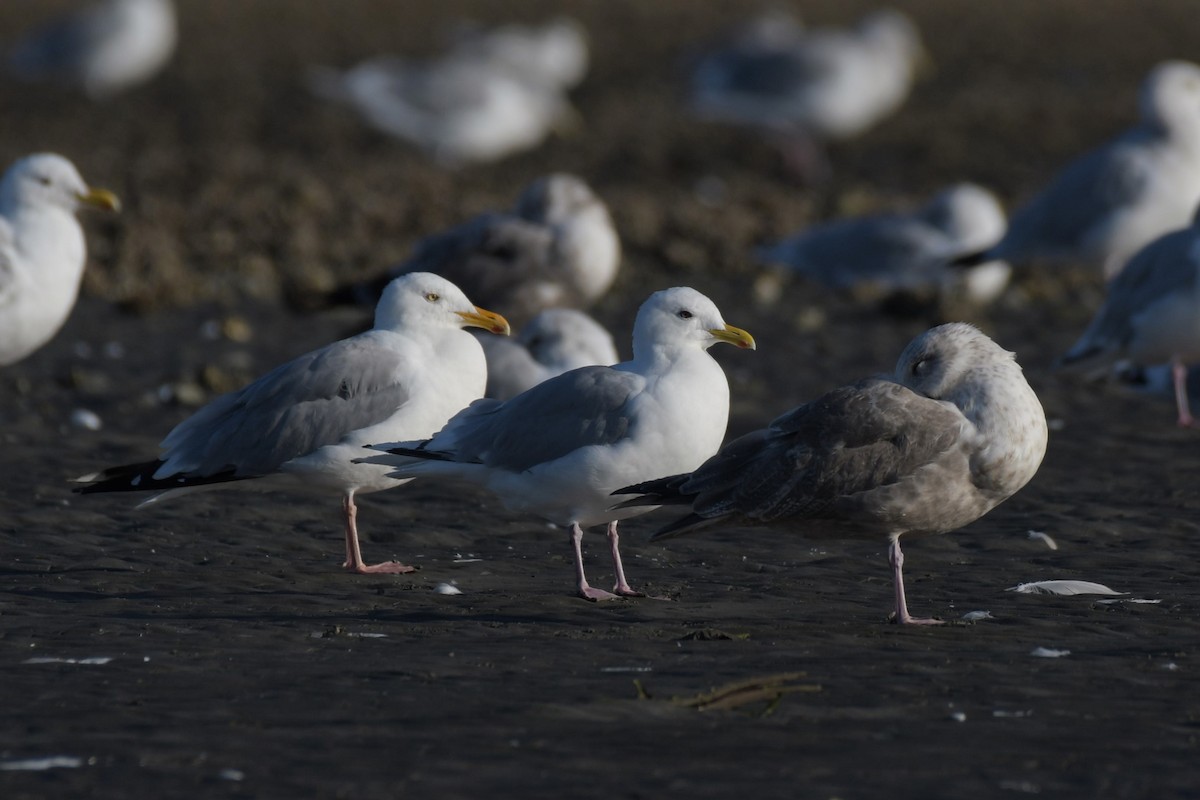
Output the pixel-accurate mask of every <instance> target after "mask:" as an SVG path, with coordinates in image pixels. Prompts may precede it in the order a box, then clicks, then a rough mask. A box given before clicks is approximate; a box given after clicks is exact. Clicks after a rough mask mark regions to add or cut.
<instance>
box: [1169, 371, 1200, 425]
mask: <svg viewBox="0 0 1200 800" xmlns="http://www.w3.org/2000/svg"><path fill="white" fill-rule="evenodd" d="M1171 375H1172V376H1174V378H1175V406H1176V408H1178V409H1179V427H1181V428H1193V427H1195V425H1196V419H1195V418H1194V417H1193V416H1192V408H1191V405H1190V404H1189V403H1188V393H1187V376H1188V368H1187V365H1186V364H1184V363H1183V362H1182V361H1179V360H1178V359H1176V360H1174V361H1172V362H1171Z"/></svg>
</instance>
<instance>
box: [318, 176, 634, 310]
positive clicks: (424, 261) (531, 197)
mask: <svg viewBox="0 0 1200 800" xmlns="http://www.w3.org/2000/svg"><path fill="white" fill-rule="evenodd" d="M620 263H621V242H620V239H618V238H617V232H616V228H614V227H613V222H612V217H611V216H610V215H609V213H608V206H606V205H605V204H604V201H603V200H601V199H600V198H599V197H597V196H596V194H595V193H594V192H593V191H592V190H591V188H590V187H589V186H588V185H587V183H586V182H584V181H583V180H582V179H581V178H578V177H576V176H574V175H569V174H566V173H552V174H550V175H546V176H544V177H542V178H539V179H537V180H535V181H534V182H533V183H531V184H529V185H528V186H527V187H525V189H524V190H523V191H522V192H521V194H520V196H519V197H518V198H517V203H516V208H514V209H513V210H512V211H509V212H493V213H489V214H482V215H480V216H478V217H475V218H474V219H471V220H468V221H467V222H465V223H463V224H462V225H459V226H457V227H454V228H451V229H450V230H447V231H443V232H441V233H436V234H433V235H432V236H429V237H426V238H425V239H422V240H421V241H419V242H417V244H416V246H415V247H414V248H413V254H412V256H410V257H409V258H408V260H407V261H405V262H403V263H401V264H399V265H398V266H396V267H395V268H393V269H392V270H391V271H390V272H389V273H388V275H387V277H386V278H385V279H384V280H390V279H391V278H393V277H395V276H396V275H402V274H404V273H406V272H434V273H437V274H438V275H442V276H445V277H446V278H447V279H449V280H451V281H453V282H454V283H455V284H457V285H458V286H460V287H462V289H463V291H464V292H466V293H467V294H468V295H469V296H471V297H473V298H476V299H477V300H478V301H479V302H481V303H483V304H484V305H487V306H490V307H492V308H503V309H504V312H505V314H506V315H507V316H508V318H509V320H510V321H511V322H512V323H513V324H514V325H518V326H524V325H525V324H526V323H527V322H528V321H529V320H530V319H532V318H533V316H534V315H535V314H537V313H538V312H539V311H542V310H544V309H547V308H559V307H566V308H585V307H587V306H589V305H591V304H592V303H594V302H595V301H596V300H597V299H599V298H600V297H601V296H602V295H603V294H604V293H605V292H607V291H608V289H609V287H610V286H612V283H613V281H614V280H615V279H616V277H617V268H618V267H619V266H620ZM345 294H349V295H351V296H357V295H368V296H371V295H376V294H377V290H376V289H375V288H374V286H373V285H368V286H366V287H361V288H351V289H350V290H348V291H347V290H345V289H342V290H338V292H336V293H335V296H340V295H345Z"/></svg>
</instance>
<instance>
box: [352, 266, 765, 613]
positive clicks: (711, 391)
mask: <svg viewBox="0 0 1200 800" xmlns="http://www.w3.org/2000/svg"><path fill="white" fill-rule="evenodd" d="M717 342H728V343H730V344H734V345H736V346H738V347H740V348H744V349H753V348H754V339H753V337H751V336H750V334H748V333H747V332H746V331H743V330H740V329H738V328H734V327H732V326H730V325H726V324H725V321H724V320H723V319H722V318H721V312H720V311H718V310H717V307H716V305H715V304H714V303H713V302H712V301H711V300H709V299H708V298H707V297H705V296H704V295H702V294H700V293H699V292H697V291H696V290H695V289H689V288H674V289H666V290H663V291H660V292H655V293H654V294H652V295H651V296H650V298H649V299H648V300H647V301H646V302H645V303H643V304H642V307H641V308H640V309H639V310H638V314H637V319H636V321H635V322H634V327H633V360H632V361H626V362H623V363H620V364H617V365H616V366H612V367H604V366H592V367H582V368H580V369H576V370H572V371H570V372H566V373H563V374H562V375H559V376H557V377H555V378H551V379H549V380H547V381H545V382H543V383H540V384H538V385H537V386H534V387H533V388H532V389H530V390H529V391H527V392H524V393H523V394H519V395H517V396H516V397H514V398H512V399H511V400H507V401H503V402H502V401H497V400H481V401H478V402H476V403H473V404H472V405H471V406H470V407H468V408H467V409H466V410H464V411H463V412H461V413H460V414H458V415H457V416H455V417H454V418H453V419H452V420H450V422H449V423H448V424H447V425H446V427H445V428H443V429H442V430H441V431H440V432H438V433H437V434H436V435H435V436H434V437H433V438H431V439H429V440H428V441H425V442H421V443H419V444H418V443H412V444H411V445H410V444H407V443H406V444H405V445H402V446H399V447H397V446H394V445H389V444H379V445H376V446H375V448H374V449H378V450H386V451H388V452H387V453H386V454H381V455H375V456H367V457H365V458H364V460H365V461H366V462H368V463H372V464H391V465H393V466H394V467H395V468H396V471H395V472H394V473H393V475H394V476H395V477H397V478H408V477H414V476H427V475H428V476H442V477H449V478H455V479H458V480H463V481H466V482H469V483H473V484H476V485H478V486H482V487H484V488H486V489H488V490H489V491H491V492H492V493H494V494H495V495H496V496H497V497H499V498H500V499H501V501H503V503H504V505H505V506H506V507H508V508H510V509H513V510H516V511H528V512H530V513H532V514H537V515H539V516H541V517H543V518H545V519H547V520H549V521H550V522H553V523H555V524H558V525H563V526H567V527H569V528H570V529H571V541H572V546H573V550H574V558H575V574H576V580H577V585H578V590H579V594H580V596H582V597H584V598H586V599H588V600H607V599H610V598H612V597H614V595H613V594H611V593H609V592H606V591H603V590H601V589H596V588H593V587H592V586H590V585H589V584H588V581H587V578H586V577H585V575H584V570H583V553H582V550H581V540H582V538H583V529H584V528H586V527H588V526H591V525H598V524H602V523H607V524H608V541H609V547H610V553H611V556H612V562H613V571H614V573H615V575H616V586H615V588H614V590H613V591H614V592H616V594H618V595H625V596H641V593H640V592H637V591H636V590H634V589H633V588H632V587H631V586H630V585H629V583H628V582H627V581H626V579H625V572H624V569H623V567H622V565H621V553H620V549H619V539H618V535H617V522H618V520H621V519H625V518H627V517H631V516H634V515H637V514H642V513H645V512H646V511H648V510H649V509H648V508H625V509H621V510H613V509H612V508H611V506H612V498H611V496H610V495H611V494H612V492H613V491H615V490H616V489H619V488H620V487H622V486H627V485H629V484H630V483H636V482H638V481H643V480H648V479H649V478H650V476H654V475H662V474H666V473H670V474H674V473H676V472H682V471H686V470H690V469H694V468H696V467H697V466H699V465H700V464H701V463H702V462H703V461H704V459H706V458H708V457H709V456H711V455H712V454H713V453H715V452H716V451H717V448H718V447H720V445H721V440H722V438H723V437H724V436H725V426H726V424H727V423H728V419H729V384H728V382H727V381H726V379H725V373H724V371H723V370H722V369H721V367H720V365H718V364H717V362H716V361H714V360H713V359H712V357H711V356H709V355H708V353H707V352H706V351H707V350H708V348H709V347H711V346H712V345H714V344H716V343H717ZM377 441H380V442H382V441H384V440H383V439H379V440H377Z"/></svg>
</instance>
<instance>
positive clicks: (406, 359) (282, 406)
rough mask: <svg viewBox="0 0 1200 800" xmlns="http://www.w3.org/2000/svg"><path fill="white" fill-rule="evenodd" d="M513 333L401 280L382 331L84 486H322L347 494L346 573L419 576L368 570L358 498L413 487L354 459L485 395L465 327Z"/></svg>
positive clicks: (325, 353) (389, 567) (167, 492)
mask: <svg viewBox="0 0 1200 800" xmlns="http://www.w3.org/2000/svg"><path fill="white" fill-rule="evenodd" d="M467 326H475V327H481V328H484V329H486V330H489V331H492V332H493V333H502V334H507V333H508V323H507V322H506V321H505V319H504V318H503V317H501V316H500V315H499V314H494V313H492V312H490V311H485V310H484V309H482V308H478V307H476V306H474V305H472V304H471V302H470V301H469V300H467V297H466V295H464V294H463V293H462V292H461V291H460V290H459V289H458V287H456V286H455V285H454V284H452V283H450V282H449V281H447V280H446V279H444V278H441V277H439V276H437V275H429V274H424V273H414V274H412V275H406V276H404V277H402V278H397V279H396V280H395V281H393V282H392V283H391V284H390V285H389V286H388V287H387V289H386V290H385V291H384V293H383V297H382V298H381V299H380V301H379V305H378V307H377V308H376V310H375V327H374V328H372V329H371V330H369V331H366V332H364V333H360V334H358V335H357V336H352V337H350V338H349V339H343V340H341V341H339V342H335V343H333V344H331V345H327V346H325V347H322V348H321V349H319V350H314V351H313V352H311V353H308V354H307V355H303V356H300V357H299V358H296V359H294V360H292V361H289V362H287V363H286V364H284V365H282V366H280V367H277V368H275V369H274V370H272V371H270V372H268V373H267V374H266V375H263V376H262V377H261V378H259V379H258V380H256V381H254V382H253V383H251V384H250V385H248V386H246V387H245V388H243V389H239V390H238V391H236V392H232V393H230V394H226V395H223V396H221V397H218V398H217V399H216V400H214V401H213V402H211V403H209V404H208V405H207V406H205V407H204V408H202V409H200V410H199V411H197V412H196V413H195V414H193V415H192V416H191V417H189V418H188V419H186V420H184V421H183V422H182V423H180V424H179V425H178V426H176V427H175V429H174V430H172V431H171V432H170V433H169V434H167V437H166V438H165V439H163V441H162V445H161V448H162V453H161V454H160V455H159V457H158V458H156V459H154V460H152V461H145V462H141V463H137V464H128V465H125V466H119V467H113V468H110V469H106V470H104V471H102V472H99V473H95V474H92V475H86V476H84V477H82V478H79V479H78V480H79V481H81V482H84V483H88V484H89V485H87V486H84V487H82V488H79V489H76V491H78V492H81V493H84V494H89V493H92V492H128V491H146V490H158V491H160V492H161V494H159V495H156V496H155V497H153V498H151V499H150V500H147V501H146V502H145V503H143V504H142V505H146V504H147V503H151V502H155V501H157V500H159V499H162V498H166V497H170V496H172V495H177V494H182V493H184V492H187V491H191V490H195V489H204V488H216V487H219V486H223V485H225V486H227V485H230V484H231V483H234V482H241V481H244V480H249V479H261V480H258V481H255V483H258V484H260V488H268V487H274V486H287V485H289V484H290V485H291V486H293V487H296V486H312V487H315V488H317V489H322V490H330V491H332V490H336V491H339V492H341V494H342V510H343V513H344V515H345V523H346V526H345V535H346V561H345V563H344V564H343V565H342V566H343V567H344V568H345V569H347V570H350V571H352V572H357V573H360V574H370V573H388V574H398V573H404V572H411V571H412V570H413V568H412V567H410V566H407V565H405V564H401V563H399V562H396V561H386V562H383V563H380V564H365V563H364V562H363V559H362V554H361V551H360V549H359V543H358V527H357V514H358V509H357V507H356V505H355V503H354V497H355V495H356V494H366V493H368V492H378V491H381V490H383V489H390V488H392V487H395V486H399V485H401V484H402V483H405V482H406V481H405V480H399V479H396V478H393V477H391V476H389V475H388V472H389V471H390V470H388V469H386V468H383V467H376V466H372V465H369V464H368V465H364V464H355V463H353V458H354V457H355V456H357V455H359V454H360V453H361V452H362V446H363V445H364V444H367V443H369V442H375V441H380V440H381V439H396V438H419V437H421V436H428V435H430V434H432V433H433V432H434V431H436V430H438V429H439V428H440V427H441V426H442V425H444V424H445V422H446V420H448V419H449V418H450V417H451V415H453V414H454V413H456V412H457V411H458V410H459V409H461V408H463V407H464V406H466V405H467V404H468V403H470V402H471V401H472V400H475V399H476V398H478V397H480V396H481V395H482V394H483V387H484V383H485V381H486V365H485V362H484V358H483V350H482V349H481V348H480V346H479V342H477V341H476V340H475V337H473V336H471V335H470V334H469V333H467V332H466V331H464V330H463V328H464V327H467Z"/></svg>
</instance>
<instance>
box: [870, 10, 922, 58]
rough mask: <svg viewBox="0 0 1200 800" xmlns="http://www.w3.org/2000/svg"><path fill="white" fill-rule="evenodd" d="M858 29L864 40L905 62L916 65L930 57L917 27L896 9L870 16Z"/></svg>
mask: <svg viewBox="0 0 1200 800" xmlns="http://www.w3.org/2000/svg"><path fill="white" fill-rule="evenodd" d="M857 28H858V32H859V35H860V36H861V37H862V38H863V39H864V40H866V41H868V42H871V43H872V44H874V45H875V46H876V47H879V48H881V49H883V50H884V51H885V52H887V53H889V54H891V55H893V56H894V57H896V58H898V59H900V60H901V61H903V62H907V63H909V64H913V65H915V64H919V63H920V62H921V61H922V59H925V58H927V57H928V56H927V55H926V53H925V48H924V45H922V43H921V32H920V31H919V30H918V29H917V26H916V25H915V24H914V23H913V21H912V20H911V19H909V18H908V16H907V15H905V14H902V13H901V12H899V11H896V10H895V9H890V8H889V9H883V10H881V11H876V12H874V13H871V14H868V15H867V16H866V17H864V18H863V19H862V21H861V22H859V23H858V26H857Z"/></svg>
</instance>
